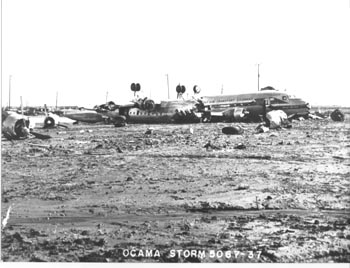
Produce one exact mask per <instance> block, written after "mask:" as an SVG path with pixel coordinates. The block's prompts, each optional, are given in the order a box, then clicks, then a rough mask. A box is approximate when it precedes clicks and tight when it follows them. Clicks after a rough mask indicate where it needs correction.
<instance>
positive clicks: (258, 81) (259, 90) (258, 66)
mask: <svg viewBox="0 0 350 268" xmlns="http://www.w3.org/2000/svg"><path fill="white" fill-rule="evenodd" d="M259 67H260V63H258V91H260V85H259V82H260V81H259V80H260V72H259Z"/></svg>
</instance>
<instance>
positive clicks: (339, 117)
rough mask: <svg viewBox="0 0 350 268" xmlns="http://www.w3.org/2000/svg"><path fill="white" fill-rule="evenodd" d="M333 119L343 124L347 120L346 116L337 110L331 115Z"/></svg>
mask: <svg viewBox="0 0 350 268" xmlns="http://www.w3.org/2000/svg"><path fill="white" fill-rule="evenodd" d="M331 118H332V120H333V121H339V122H343V121H344V119H345V115H344V114H343V113H342V112H341V111H340V110H339V109H335V110H334V111H333V112H332V113H331Z"/></svg>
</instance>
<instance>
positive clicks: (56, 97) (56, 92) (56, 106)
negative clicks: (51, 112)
mask: <svg viewBox="0 0 350 268" xmlns="http://www.w3.org/2000/svg"><path fill="white" fill-rule="evenodd" d="M57 100H58V92H57V91H56V111H57Z"/></svg>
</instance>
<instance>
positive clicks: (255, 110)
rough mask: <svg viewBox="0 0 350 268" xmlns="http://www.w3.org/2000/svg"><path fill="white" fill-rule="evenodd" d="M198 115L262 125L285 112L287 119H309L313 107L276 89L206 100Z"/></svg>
mask: <svg viewBox="0 0 350 268" xmlns="http://www.w3.org/2000/svg"><path fill="white" fill-rule="evenodd" d="M198 101H199V103H200V104H199V107H200V109H199V111H200V112H202V113H203V116H204V117H205V118H206V121H210V122H220V121H231V122H239V121H245V122H259V121H261V120H262V119H265V118H264V117H265V115H266V114H267V113H268V112H269V111H272V110H282V111H284V112H285V113H286V114H287V115H288V116H289V115H298V116H307V115H308V113H309V110H310V105H309V104H308V103H306V102H304V101H303V100H301V99H299V98H290V97H289V96H288V94H286V93H283V92H279V91H276V90H274V89H270V87H269V89H268V90H263V91H260V92H256V93H249V94H237V95H218V96H203V97H201V98H200V99H199V100H198Z"/></svg>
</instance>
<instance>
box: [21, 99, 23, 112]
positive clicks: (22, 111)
mask: <svg viewBox="0 0 350 268" xmlns="http://www.w3.org/2000/svg"><path fill="white" fill-rule="evenodd" d="M21 114H22V115H23V102H22V96H21Z"/></svg>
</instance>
